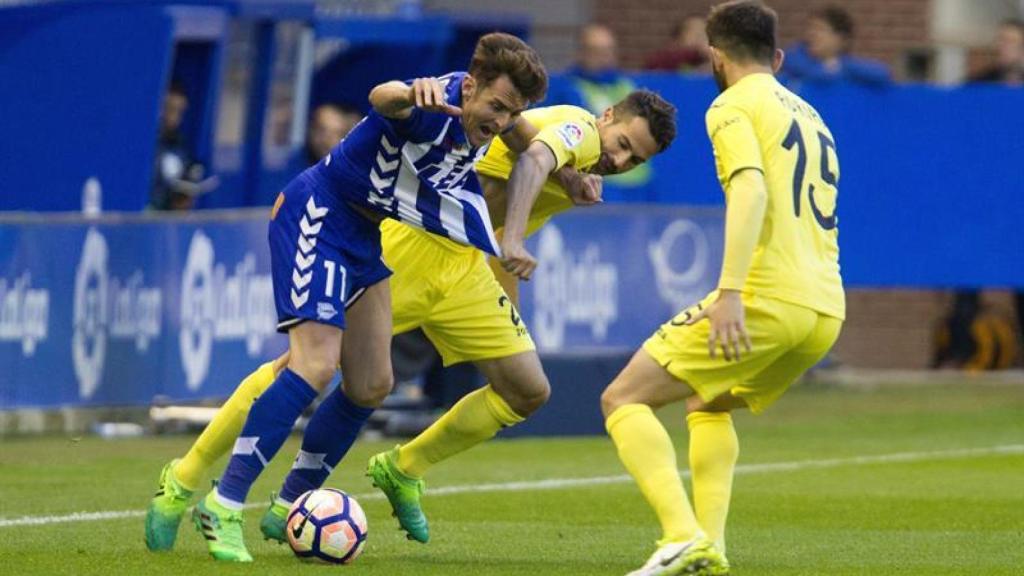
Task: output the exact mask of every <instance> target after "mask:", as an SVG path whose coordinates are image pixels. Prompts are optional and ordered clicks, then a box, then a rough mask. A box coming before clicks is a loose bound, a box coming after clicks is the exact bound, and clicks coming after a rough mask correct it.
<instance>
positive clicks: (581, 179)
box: [565, 174, 604, 206]
mask: <svg viewBox="0 0 1024 576" xmlns="http://www.w3.org/2000/svg"><path fill="white" fill-rule="evenodd" d="M565 191H566V192H568V193H569V199H570V200H572V203H573V204H574V205H576V206H593V205H594V204H600V203H601V202H604V200H602V199H601V194H602V193H603V192H604V178H601V177H600V176H599V175H597V174H579V175H578V177H577V178H575V179H573V181H572V182H571V186H569V187H567V188H566V189H565Z"/></svg>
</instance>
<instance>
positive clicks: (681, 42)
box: [644, 15, 711, 73]
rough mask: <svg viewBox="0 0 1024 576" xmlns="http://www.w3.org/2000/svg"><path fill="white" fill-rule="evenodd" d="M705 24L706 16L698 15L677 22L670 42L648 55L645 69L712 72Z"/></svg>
mask: <svg viewBox="0 0 1024 576" xmlns="http://www.w3.org/2000/svg"><path fill="white" fill-rule="evenodd" d="M705 25H706V22H705V20H704V17H703V16H696V15H691V16H687V17H685V18H683V19H682V20H680V21H679V22H677V23H676V25H675V26H674V27H673V28H672V37H671V38H670V39H669V42H668V44H667V45H666V46H665V47H663V48H662V49H661V50H658V51H657V52H654V53H652V54H650V55H648V56H647V59H646V60H645V61H644V70H664V71H667V72H702V73H707V72H710V71H711V65H710V62H711V60H710V59H709V58H708V36H707V34H706V33H705V32H704V27H705Z"/></svg>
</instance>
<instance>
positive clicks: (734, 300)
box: [689, 168, 768, 360]
mask: <svg viewBox="0 0 1024 576" xmlns="http://www.w3.org/2000/svg"><path fill="white" fill-rule="evenodd" d="M767 206H768V188H767V186H766V185H765V182H764V174H762V173H761V171H760V170H758V169H753V168H750V169H746V170H741V171H739V172H737V173H736V174H734V175H733V177H732V179H731V180H730V181H729V186H728V190H727V194H726V207H725V255H724V256H723V258H722V274H721V276H720V277H719V280H718V290H719V295H718V300H716V301H715V302H714V303H713V304H711V306H708V307H707V308H706V309H704V310H702V311H701V312H700V313H698V314H697V315H695V316H694V317H693V318H692V319H691V320H690V322H689V323H690V324H692V323H695V322H698V321H700V320H702V319H704V318H708V320H709V321H710V322H711V333H710V335H709V336H708V353H709V354H710V355H711V357H712V358H714V357H715V351H716V350H717V349H718V347H719V346H721V348H722V355H723V356H724V357H725V359H726V360H739V358H740V347H741V345H742V346H743V347H745V348H746V349H747V351H748V352H749V351H750V348H751V343H750V335H749V334H747V327H746V323H745V319H744V313H743V302H742V300H741V298H740V295H741V294H740V291H741V290H742V289H743V285H744V284H745V283H746V279H747V272H748V271H749V270H750V263H751V261H752V260H753V259H754V249H755V248H756V247H757V240H758V238H759V237H760V236H761V228H762V226H763V224H764V213H765V210H766V209H767Z"/></svg>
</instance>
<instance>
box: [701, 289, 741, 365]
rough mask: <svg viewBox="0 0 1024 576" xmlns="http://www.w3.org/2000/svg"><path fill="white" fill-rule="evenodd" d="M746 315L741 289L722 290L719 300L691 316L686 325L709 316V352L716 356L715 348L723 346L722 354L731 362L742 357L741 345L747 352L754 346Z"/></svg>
mask: <svg viewBox="0 0 1024 576" xmlns="http://www.w3.org/2000/svg"><path fill="white" fill-rule="evenodd" d="M744 316H745V314H744V311H743V300H741V298H740V293H739V291H738V290H722V291H721V292H719V294H718V299H717V300H715V301H714V302H713V303H712V304H711V305H710V306H708V307H707V308H705V309H704V310H701V311H700V312H698V313H697V314H695V315H694V316H693V317H692V318H690V320H689V321H688V322H686V325H687V326H690V325H692V324H696V323H697V322H699V321H701V320H703V319H705V318H707V319H708V321H710V322H711V333H710V334H708V353H709V354H710V355H711V357H712V358H714V357H715V350H716V349H718V347H719V346H721V347H722V356H723V357H724V358H725V360H726V362H729V361H732V360H739V359H740V347H741V345H742V347H744V348H746V349H747V352H750V350H751V348H752V344H751V342H750V334H748V333H747V325H746V322H745V320H744Z"/></svg>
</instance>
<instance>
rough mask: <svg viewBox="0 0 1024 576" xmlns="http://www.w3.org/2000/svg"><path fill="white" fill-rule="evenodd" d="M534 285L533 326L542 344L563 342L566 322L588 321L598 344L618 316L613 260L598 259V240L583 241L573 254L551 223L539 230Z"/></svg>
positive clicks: (617, 277)
mask: <svg viewBox="0 0 1024 576" xmlns="http://www.w3.org/2000/svg"><path fill="white" fill-rule="evenodd" d="M533 284H534V294H536V295H537V297H535V298H534V300H533V309H534V314H533V322H532V323H531V325H532V328H533V336H534V337H535V338H536V339H537V344H538V345H539V346H540V347H541V348H545V349H553V348H559V347H561V346H562V345H564V343H565V329H566V326H568V325H572V324H580V325H584V326H588V327H589V328H590V333H591V336H592V337H593V339H594V341H595V343H600V342H602V341H603V340H604V339H605V337H606V336H607V335H608V326H609V325H610V324H611V323H612V322H614V321H615V320H616V319H617V318H618V316H619V309H618V301H619V273H618V270H617V269H616V267H615V265H613V264H609V263H602V262H601V251H600V248H599V247H598V246H597V245H596V244H587V246H586V248H584V249H583V253H582V254H581V255H580V256H579V257H578V258H577V257H576V256H575V255H574V254H573V253H572V252H570V251H568V250H566V249H565V242H564V241H563V239H562V233H561V231H560V230H559V229H558V227H557V226H555V225H554V224H548V225H547V226H545V227H544V229H543V230H542V231H541V233H540V240H539V242H538V246H537V271H536V274H535V277H534V282H533Z"/></svg>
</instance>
